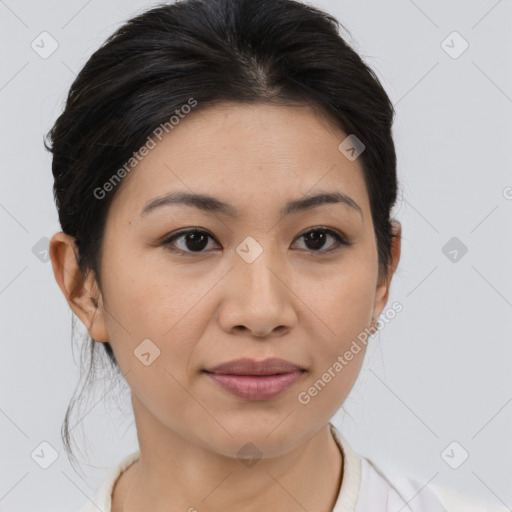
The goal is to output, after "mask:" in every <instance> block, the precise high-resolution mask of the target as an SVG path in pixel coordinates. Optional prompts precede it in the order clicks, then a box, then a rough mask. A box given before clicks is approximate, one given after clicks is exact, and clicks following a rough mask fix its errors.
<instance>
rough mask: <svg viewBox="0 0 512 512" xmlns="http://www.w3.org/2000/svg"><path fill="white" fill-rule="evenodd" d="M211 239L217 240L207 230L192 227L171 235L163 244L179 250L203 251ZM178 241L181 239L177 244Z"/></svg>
mask: <svg viewBox="0 0 512 512" xmlns="http://www.w3.org/2000/svg"><path fill="white" fill-rule="evenodd" d="M209 240H214V241H215V239H214V238H213V237H212V236H211V235H210V234H209V233H208V232H207V231H204V230H199V229H190V230H188V231H181V232H180V233H176V234H174V235H172V236H170V237H169V238H167V239H165V240H164V241H163V242H162V244H163V245H165V246H167V247H169V249H171V250H177V251H178V252H180V251H181V252H191V253H194V252H196V253H201V252H205V251H204V249H205V248H206V247H207V246H208V241H209ZM176 241H179V244H175V242H176Z"/></svg>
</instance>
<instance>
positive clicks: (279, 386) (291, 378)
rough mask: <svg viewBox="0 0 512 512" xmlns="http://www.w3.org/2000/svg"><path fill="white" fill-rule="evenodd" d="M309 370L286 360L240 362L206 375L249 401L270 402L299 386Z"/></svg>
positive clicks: (204, 371) (207, 372)
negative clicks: (296, 385) (296, 384)
mask: <svg viewBox="0 0 512 512" xmlns="http://www.w3.org/2000/svg"><path fill="white" fill-rule="evenodd" d="M305 372H306V370H305V369H304V368H302V367H300V366H299V365H296V364H293V363H290V362H289V361H285V360H283V359H275V358H273V359H266V360H264V361H259V362H258V361H254V360H251V359H238V360H236V361H230V362H228V363H223V364H221V365H218V366H216V367H215V368H212V369H209V370H203V373H205V375H206V376H207V377H209V378H210V379H211V380H212V381H213V382H215V383H216V384H218V385H219V386H220V387H221V388H222V389H223V390H225V391H228V392H230V393H231V394H233V395H235V396H237V397H239V398H243V399H245V400H254V401H261V400H270V399H272V398H275V397H277V396H279V395H281V394H282V393H284V392H285V391H287V390H288V389H289V388H291V387H292V386H293V385H294V384H295V383H297V382H298V381H299V380H300V379H301V378H302V376H303V375H304V373H305Z"/></svg>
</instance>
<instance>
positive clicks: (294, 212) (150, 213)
mask: <svg viewBox="0 0 512 512" xmlns="http://www.w3.org/2000/svg"><path fill="white" fill-rule="evenodd" d="M346 137H347V134H345V133H343V132H342V131H340V130H339V129H336V128H335V127H334V126H332V125H331V124H329V122H328V121H327V120H326V118H324V117H322V116H321V115H320V114H318V113H316V112H315V111H313V110H311V109H310V108H308V107H296V106H294V107H292V106H286V107H284V106H270V105H261V104H259V105H250V106H248V105H238V104H224V105H222V106H216V107H213V108H210V109H207V110H205V111H199V110H198V111H197V112H192V113H191V114H189V115H188V117H185V118H184V119H182V120H181V121H180V123H179V124H178V125H177V126H175V127H174V129H173V130H172V131H171V132H170V134H168V135H166V136H165V137H164V138H163V139H162V141H160V142H158V143H157V145H156V147H154V148H153V149H151V150H150V151H149V154H148V155H147V156H146V157H144V158H143V160H142V161H141V162H140V163H139V164H138V165H137V166H136V168H135V169H134V170H133V171H131V173H130V174H129V175H127V177H125V178H124V181H123V182H122V183H121V184H120V185H118V186H119V187H120V189H119V190H117V191H116V196H115V198H114V201H113V203H112V205H111V209H110V210H109V216H108V219H107V224H106V231H105V237H104V242H103V243H104V245H103V253H102V261H101V274H102V286H103V288H102V292H103V295H102V296H101V297H100V311H101V307H102V306H103V307H104V310H105V312H104V313H102V312H98V313H97V314H96V316H95V318H94V319H93V321H92V324H91V327H90V328H89V332H90V334H91V335H92V336H93V337H94V338H95V339H97V340H100V341H106V340H108V341H110V343H111V344H112V347H113V350H114V353H115V356H116V358H117V361H118V363H119V365H120V368H121V370H122V372H123V374H125V375H126V380H127V382H128V384H129V385H130V387H131V390H132V400H133V404H134V408H135V413H136V419H137V424H138V426H139V427H140V426H141V425H142V426H143V429H144V430H145V433H146V434H147V435H151V436H152V437H151V438H152V439H161V438H162V435H164V436H165V435H166V434H165V433H166V432H167V433H169V434H171V433H172V434H173V435H178V436H180V437H181V438H184V439H186V440H188V441H190V442H193V443H195V444H198V445H200V446H202V447H206V448H207V449H209V450H212V451H214V452H217V453H219V454H223V455H228V456H236V455H237V453H238V451H239V450H240V448H241V447H242V446H244V445H245V444H246V443H247V442H252V443H253V444H254V445H256V446H257V447H258V449H259V450H260V452H261V453H262V454H263V456H275V455H279V454H280V453H285V452H287V451H289V450H291V449H293V448H294V447H297V446H299V445H300V444H301V443H304V442H305V441H307V440H308V439H309V438H311V437H312V436H313V435H314V434H315V433H317V432H318V431H319V430H320V429H321V428H322V427H323V426H325V424H326V423H327V422H328V421H329V420H330V418H331V417H332V416H333V415H334V413H335V412H336V411H337V409H338V408H339V407H340V406H341V404H342V403H343V401H344V400H345V398H346V396H347V394H348V393H349V391H350V389H351V388H352V385H353V384H354V381H355V379H356V377H357V375H358V372H359V370H360V367H361V364H362V362H363V357H364V353H365V350H364V348H365V345H364V343H361V342H360V341H359V342H358V345H359V346H360V347H361V350H360V351H359V352H358V353H356V354H355V355H353V358H352V359H351V360H350V361H347V360H346V359H345V358H344V354H345V353H346V352H347V351H348V350H349V349H350V347H351V346H353V341H354V340H357V339H358V335H359V334H360V333H362V332H365V328H366V329H367V328H368V327H369V326H370V324H371V320H372V317H375V318H376V317H377V316H378V315H379V313H380V312H381V311H382V310H383V308H384V306H385V304H386V301H387V296H388V285H389V281H388V280H384V279H383V280H382V282H380V281H379V279H378V278H379V276H378V260H377V247H376V242H375V236H374V228H373V224H372V219H371V214H370V204H369V198H368V194H367V190H366V187H365V183H364V179H363V174H362V169H361V164H360V160H359V159H355V160H350V159H349V158H347V157H346V156H345V154H343V153H342V152H341V151H340V150H339V149H338V146H339V145H340V143H341V142H342V141H343V140H344V139H345V138H346ZM169 194H187V195H201V196H208V197H209V198H211V199H201V200H199V199H197V198H196V199H193V198H192V199H189V200H188V201H186V200H185V201H178V200H176V201H174V202H171V201H168V202H166V201H163V200H162V201H160V202H159V203H153V202H154V201H155V200H157V199H162V198H164V197H166V196H167V195H169ZM320 194H328V195H329V197H331V196H332V197H335V195H336V194H343V195H344V196H346V197H348V198H350V199H349V200H348V202H349V203H352V204H347V202H345V201H341V200H332V199H331V200H330V201H322V200H318V201H313V200H312V201H308V199H309V198H312V197H315V196H317V195H320ZM176 197H178V196H176ZM342 197H343V196H342ZM320 228H321V229H320ZM191 230H199V231H200V233H198V234H197V233H196V234H195V235H194V234H190V231H191ZM313 230H317V232H316V233H315V232H314V231H313ZM312 231H313V232H312ZM178 234H179V236H178ZM337 234H339V236H340V237H341V238H342V239H344V240H346V241H347V242H349V243H350V245H344V244H343V243H340V242H339V241H338V240H337V238H336V236H337ZM171 236H174V239H173V240H169V238H170V237H171ZM388 277H389V276H388ZM353 352H355V351H353ZM340 357H341V358H343V360H344V361H345V363H344V364H343V365H342V369H341V370H339V365H338V366H336V362H337V361H338V363H339V364H341V363H340V359H339V358H340ZM241 358H247V359H251V360H253V361H256V362H259V361H263V360H265V359H267V358H280V359H283V360H285V361H288V362H290V363H293V364H294V365H297V366H298V367H300V369H301V370H302V371H297V372H295V373H293V372H292V373H288V375H284V376H283V375H282V376H281V377H275V376H274V377H268V376H267V377H261V376H260V377H257V376H256V377H255V376H253V377H248V376H247V374H248V373H250V372H249V371H246V372H245V377H244V376H239V377H233V376H232V375H231V376H226V375H224V376H223V377H222V376H218V377H215V378H214V377H212V375H211V374H209V373H207V370H210V371H211V370H212V369H213V368H214V367H216V366H218V365H220V364H222V363H227V362H230V361H232V360H236V359H241ZM335 368H338V370H336V369H335ZM274 370H275V369H274ZM234 371H236V369H235V370H234ZM238 371H239V373H244V372H243V371H241V370H240V368H239V369H238ZM329 371H330V375H331V378H330V379H327V377H325V375H324V374H326V372H329ZM276 372H277V370H276V371H274V373H276ZM220 373H223V372H222V371H221V372H220ZM285 373H286V372H285ZM323 375H324V377H322V376H323ZM322 379H323V380H322ZM319 380H322V384H320V385H319V384H318V381H319ZM326 381H327V382H326ZM222 383H224V384H227V385H231V386H232V390H231V391H230V390H228V389H226V388H225V387H224V386H223V385H222ZM284 383H288V387H286V386H285V385H284ZM315 383H317V385H316V392H315V391H314V390H313V391H311V392H309V391H308V390H309V389H310V388H311V387H312V386H314V385H315Z"/></svg>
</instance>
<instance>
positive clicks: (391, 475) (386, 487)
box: [331, 424, 510, 512]
mask: <svg viewBox="0 0 512 512" xmlns="http://www.w3.org/2000/svg"><path fill="white" fill-rule="evenodd" d="M331 429H332V432H333V434H334V438H335V439H336V440H337V442H338V443H339V446H340V448H341V449H342V451H343V455H344V460H345V462H346V463H347V464H346V465H345V468H344V474H343V481H342V486H341V489H340V494H339V497H338V501H337V502H336V506H335V508H334V511H333V512H349V511H350V512H369V511H371V512H396V511H397V510H400V511H402V512H510V510H509V509H508V508H505V507H501V506H499V505H491V504H489V503H485V502H482V501H480V500H478V499H476V498H473V497H470V496H467V495H464V494H461V493H459V492H456V491H454V490H452V489H447V488H445V487H442V486H438V485H433V484H431V483H429V482H427V483H425V482H420V481H418V480H417V479H416V478H415V477H412V476H410V475H403V474H401V473H400V472H399V471H397V470H395V469H393V470H392V469H391V468H390V467H388V468H386V469H384V468H382V467H379V465H377V464H375V463H374V462H373V461H371V460H369V459H367V458H365V457H362V456H360V455H359V454H358V453H356V452H355V451H353V450H352V448H351V447H350V444H349V443H348V442H347V440H346V439H345V438H344V437H343V435H342V434H341V433H340V431H339V430H337V429H336V427H334V425H332V424H331Z"/></svg>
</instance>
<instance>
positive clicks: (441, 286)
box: [0, 0, 512, 512]
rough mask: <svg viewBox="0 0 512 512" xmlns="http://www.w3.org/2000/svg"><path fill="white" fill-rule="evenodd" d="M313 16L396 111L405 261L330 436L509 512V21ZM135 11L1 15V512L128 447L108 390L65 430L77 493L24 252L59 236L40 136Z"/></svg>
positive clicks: (431, 14)
mask: <svg viewBox="0 0 512 512" xmlns="http://www.w3.org/2000/svg"><path fill="white" fill-rule="evenodd" d="M314 4H315V5H318V6H320V7H322V8H324V9H326V10H327V11H329V12H330V13H332V14H334V15H335V16H336V17H337V18H338V19H339V20H340V21H341V23H343V25H344V26H346V27H347V28H348V29H349V31H350V32H351V34H352V37H353V39H351V38H350V37H349V36H346V34H343V35H345V36H346V37H347V38H348V42H349V43H350V44H352V45H353V46H354V48H355V49H356V50H357V51H358V52H359V53H360V54H361V56H362V57H363V58H364V59H365V60H366V62H367V63H368V64H370V66H372V67H373V68H374V69H375V70H376V72H377V74H378V76H379V78H380V79H381V80H382V82H383V84H384V86H385V88H386V90H387V92H388V94H389V95H390V97H391V99H392V101H393V103H394V104H395V106H396V110H397V118H396V122H395V127H394V134H395V141H396V148H397V153H398V171H399V178H400V180H401V195H400V199H399V202H398V205H397V207H396V209H395V215H396V217H397V218H398V219H399V220H400V221H401V223H402V227H403V242H402V243H403V252H402V259H401V261H400V266H399V270H398V272H397V274H396V275H395V279H394V284H393V286H392V295H391V298H390V301H389V305H390V304H392V302H393V301H395V300H398V301H400V302H401V303H402V304H403V307H404V310H403V311H402V312H401V313H399V314H398V315H397V317H396V318H395V319H394V320H393V321H392V322H391V323H390V324H389V325H387V326H386V327H385V328H384V329H383V330H382V332H381V333H380V334H378V335H376V336H375V337H374V338H373V339H372V342H371V346H370V348H369V351H368V354H367V358H366V361H365V365H364V367H363V370H362V372H361V374H360V376H359V379H358V381H357V383H356V385H355V388H354V389H353V391H352V393H351V395H350V397H349V398H348V399H347V401H346V403H345V406H344V408H345V411H346V412H343V410H340V412H339V413H338V414H337V415H336V417H335V418H334V422H335V424H336V425H337V426H338V427H339V428H340V429H341V431H342V433H343V434H344V436H345V437H346V438H347V440H348V441H349V442H350V443H351V445H352V447H353V448H354V449H355V450H356V451H358V452H359V453H360V454H361V455H364V456H366V457H368V458H370V459H371V460H373V461H374V462H375V464H377V465H378V466H379V467H382V468H387V467H390V468H398V470H399V472H401V473H402V474H406V475H411V476H414V477H416V478H418V479H419V480H420V481H421V482H424V483H425V484H426V483H427V482H431V483H432V484H438V485H444V486H447V487H452V488H454V489H456V490H458V491H460V492H463V493H466V494H470V495H472V496H475V497H478V498H481V499H484V500H487V501H489V502H494V503H498V504H506V505H507V506H508V507H512V486H511V485H510V483H511V481H512V436H511V426H512V376H511V375H512V372H511V367H512V365H511V363H512V343H511V334H512V272H511V270H510V262H511V255H512V236H511V234H512V200H511V198H512V188H511V187H512V173H511V163H512V158H511V154H510V148H511V142H510V137H511V133H512V121H511V120H512V58H511V49H512V48H511V47H512V36H511V31H510V26H511V21H512V2H511V1H510V0H509V1H506V0H502V1H495V0H488V1H487V0H486V1H470V2H468V1H464V0H458V1H455V0H454V1H451V2H443V1H441V0H435V1H429V2H427V1H425V0H423V1H420V0H417V1H415V2H413V1H412V0H391V1H386V2H382V1H380V0H371V1H370V0H367V1H356V0H346V1H335V0H331V1H328V0H322V1H320V0H317V1H316V2H314ZM151 5H154V4H153V3H150V2H144V1H135V0H131V1H126V0H125V1H121V0H103V1H101V2H100V1H99V0H89V1H88V2H84V1H83V0H72V1H67V2H64V1H55V0H53V1H44V2H36V1H35V0H31V1H28V0H25V1H23V0H5V1H3V0H0V28H1V31H0V34H1V35H0V37H1V40H2V44H1V47H2V50H3V53H2V56H3V58H2V73H1V75H0V105H1V112H2V116H1V121H0V124H1V140H2V147H3V151H2V165H1V173H2V187H1V189H0V225H1V230H2V240H3V250H2V255H3V257H2V260H1V276H0V306H1V308H2V309H1V310H2V323H1V324H0V329H1V331H0V336H1V339H2V357H1V358H0V365H1V374H0V375H1V379H2V382H1V383H2V395H1V400H0V429H1V431H2V433H3V434H2V435H3V437H2V439H3V442H2V445H1V448H0V450H1V451H0V460H1V461H2V463H1V478H0V510H3V511H6V510H9V511H12V512H17V511H20V512H21V511H23V512H26V511H29V510H38V511H40V512H44V511H50V510H51V511H52V512H59V511H70V510H76V509H78V508H79V507H80V506H81V505H82V504H83V503H84V502H85V501H86V499H87V498H86V497H87V496H88V497H92V496H93V495H94V492H95V489H96V487H97V486H98V485H99V483H100V482H101V481H102V480H103V479H104V478H105V476H106V474H107V471H108V470H109V469H110V468H111V467H112V466H113V465H115V464H116V463H117V462H118V461H119V460H120V458H121V457H123V456H124V455H126V454H127V453H128V452H130V451H132V450H134V449H136V447H137V445H136V434H135V430H134V426H133V422H132V418H131V417H130V416H129V415H128V416H127V417H124V416H123V414H122V412H120V411H118V410H117V409H116V408H115V406H114V405H113V404H112V403H111V400H110V399H111V398H112V396H114V395H115V393H117V391H116V389H118V390H119V388H114V390H111V387H112V382H110V381H108V380H106V381H105V382H100V383H99V386H98V391H97V396H96V397H95V398H92V399H91V402H90V407H89V411H88V413H87V414H86V416H85V418H84V419H83V421H82V422H81V423H80V425H79V427H78V428H77V429H75V432H76V433H77V434H79V432H78V431H79V430H80V428H81V427H84V428H85V436H86V438H87V444H88V446H89V447H90V451H89V452H88V453H89V460H88V461H85V464H84V466H83V467H84V471H85V474H84V475H79V474H77V473H76V472H75V471H74V470H73V468H72V466H71V465H70V464H69V462H68V460H67V458H66V455H65V453H64V452H63V447H62V444H61V440H60V426H61V422H62V420H63V416H64V413H65V409H66V406H67V403H68V401H69V399H70V397H71V394H72V391H73V390H74V387H75V384H76V382H77V379H78V376H79V369H78V367H77V366H76V364H75V361H74V359H73V354H72V352H71V312H70V309H69V307H68V306H67V303H66V301H65V300H64V298H63V297H62V295H61V292H60V290H59V289H58V287H57V284H56V283H55V281H54V277H53V274H52V270H51V264H50V262H46V263H45V262H42V261H40V259H38V257H36V255H35V254H34V253H33V251H32V248H33V247H34V246H35V245H36V244H37V243H38V242H39V241H40V240H41V239H42V238H44V237H47V238H50V237H51V236H52V235H53V233H55V232H56V231H59V230H60V227H59V225H58V221H57V214H56V209H55V205H54V203H53V197H52V183H53V181H52V176H51V159H50V155H49V154H47V153H46V151H45V150H44V148H43V145H42V136H43V134H44V133H45V132H46V131H48V130H49V128H50V127H51V125H52V123H53V122H54V120H55V119H56V117H57V116H58V114H59V113H60V112H61V109H62V105H63V101H64V98H65V94H66V93H67V90H68V88H69V86H70V85H71V82H72V80H73V79H74V76H75V74H76V73H77V72H78V71H79V70H80V68H81V67H82V66H83V64H84V63H85V61H86V60H87V58H88V57H89V56H90V54H91V53H92V52H93V51H94V50H95V49H96V48H97V47H98V46H99V45H100V44H101V43H102V42H103V41H104V39H105V38H106V37H107V36H108V35H110V34H111V33H112V32H113V31H114V29H116V28H117V27H118V26H119V25H120V24H121V22H122V21H123V20H125V19H127V18H128V17H130V16H132V15H133V14H135V13H136V12H138V11H142V10H144V9H145V8H146V7H148V6H151ZM43 31H47V32H49V33H50V34H51V36H52V37H53V38H54V39H55V40H56V41H57V42H58V45H59V46H58V49H57V50H56V51H55V52H54V53H53V54H52V55H51V56H50V57H48V58H47V59H43V58H41V57H40V56H39V55H38V54H37V53H36V52H35V51H34V50H33V49H32V48H31V43H32V41H33V40H35V39H36V38H37V37H38V36H39V34H40V33H41V32H43ZM453 31H457V32H458V33H459V34H460V35H461V36H462V37H463V38H464V39H465V40H466V41H467V42H468V43H469V47H468V49H467V50H466V51H465V52H464V53H462V54H461V55H460V56H458V58H452V57H451V56H450V55H448V53H446V51H445V49H443V46H442V42H443V40H445V39H446V38H447V36H449V35H450V34H451V33H452V32H453ZM452 39H453V37H452V38H451V39H448V41H447V44H448V45H450V46H452V47H453V48H452V49H451V51H452V52H454V51H457V50H458V49H459V48H461V46H460V41H457V39H455V40H453V41H454V42H453V43H452V42H451V40H452ZM445 44H446V43H445ZM507 187H508V188H507ZM452 237H457V238H458V239H459V240H460V242H462V243H463V244H464V245H465V246H467V248H468V252H467V254H465V255H464V256H463V257H462V258H460V259H459V260H458V261H456V262H454V261H451V260H450V259H449V258H448V257H447V256H445V254H444V253H443V251H442V249H443V247H444V246H445V244H446V243H447V242H448V241H449V240H450V239H451V238H452ZM459 254H460V253H459ZM82 332H85V331H82ZM76 356H78V354H76ZM120 392H122V386H121V391H120ZM124 396H125V400H124V402H123V400H121V404H122V403H124V404H125V410H126V411H128V412H129V411H130V408H129V405H130V404H129V402H128V400H127V398H126V397H127V395H126V394H125V395H124ZM43 441H46V442H48V443H50V444H51V445H52V446H53V447H54V448H55V449H56V450H57V452H58V459H57V460H56V461H55V463H54V464H53V465H51V466H50V467H49V468H48V469H46V470H45V469H42V468H41V467H39V466H38V465H37V464H36V463H35V462H34V460H33V459H32V458H31V453H32V452H33V451H34V449H36V448H38V447H39V445H40V443H42V442H43ZM452 441H457V442H458V443H460V445H461V446H462V447H464V449H465V450H467V452H468V453H469V458H468V460H467V461H466V462H465V463H464V464H462V466H460V467H459V468H458V469H456V470H454V469H452V468H450V467H449V466H448V465H447V464H446V463H445V461H444V460H443V458H442V457H441V453H442V452H443V450H444V449H445V448H446V447H447V446H448V445H449V444H450V443H451V442H452ZM455 456H458V454H457V453H455ZM87 463H89V464H90V465H89V466H88V465H87Z"/></svg>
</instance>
